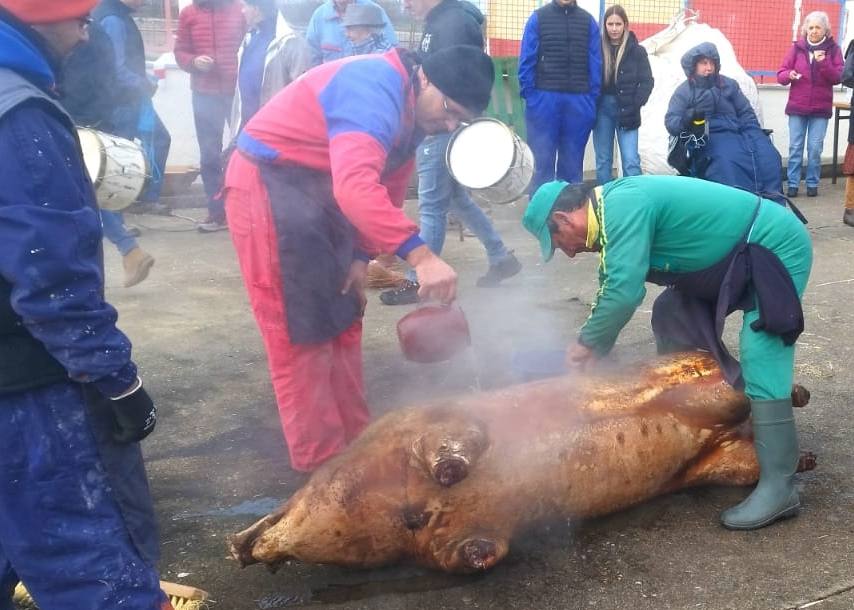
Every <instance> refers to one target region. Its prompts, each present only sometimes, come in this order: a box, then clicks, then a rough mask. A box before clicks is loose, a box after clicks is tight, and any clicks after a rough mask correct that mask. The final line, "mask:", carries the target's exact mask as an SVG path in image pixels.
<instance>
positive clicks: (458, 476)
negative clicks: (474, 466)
mask: <svg viewBox="0 0 854 610" xmlns="http://www.w3.org/2000/svg"><path fill="white" fill-rule="evenodd" d="M468 473H469V465H468V460H466V459H465V458H463V457H461V456H457V455H449V456H447V457H443V458H439V460H438V461H437V462H436V464H434V466H433V478H434V479H435V480H436V482H437V483H438V484H439V485H441V486H442V487H450V486H451V485H455V484H457V483H459V482H460V481H462V480H463V479H464V478H466V476H468Z"/></svg>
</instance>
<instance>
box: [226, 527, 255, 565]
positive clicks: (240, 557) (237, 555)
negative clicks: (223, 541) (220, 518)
mask: <svg viewBox="0 0 854 610" xmlns="http://www.w3.org/2000/svg"><path fill="white" fill-rule="evenodd" d="M228 552H229V553H231V556H232V557H234V559H236V560H237V563H238V564H240V567H241V568H245V567H246V566H248V565H251V564H253V563H258V561H257V560H256V559H255V558H253V557H252V545H251V544H246V541H245V540H244V536H241V535H240V534H235V535H233V536H229V538H228Z"/></svg>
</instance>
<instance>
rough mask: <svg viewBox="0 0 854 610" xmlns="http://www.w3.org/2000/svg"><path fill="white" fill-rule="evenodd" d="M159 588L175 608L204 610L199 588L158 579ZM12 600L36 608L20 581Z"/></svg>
mask: <svg viewBox="0 0 854 610" xmlns="http://www.w3.org/2000/svg"><path fill="white" fill-rule="evenodd" d="M160 588H161V589H162V590H163V592H164V593H165V594H166V596H167V597H168V598H169V602H170V603H171V604H172V607H173V608H174V609H175V610H204V609H205V608H207V607H208V604H207V601H206V600H207V599H208V597H209V595H208V594H207V592H205V591H202V590H201V589H196V588H195V587H188V586H187V585H179V584H177V583H174V582H166V581H164V580H161V581H160ZM12 601H13V603H14V604H15V606H16V607H17V608H19V609H20V610H38V606H36V604H35V602H34V601H33V598H32V597H30V594H29V593H27V590H26V589H25V588H24V585H23V584H21V583H18V586H17V587H15V594H14V596H13V598H12Z"/></svg>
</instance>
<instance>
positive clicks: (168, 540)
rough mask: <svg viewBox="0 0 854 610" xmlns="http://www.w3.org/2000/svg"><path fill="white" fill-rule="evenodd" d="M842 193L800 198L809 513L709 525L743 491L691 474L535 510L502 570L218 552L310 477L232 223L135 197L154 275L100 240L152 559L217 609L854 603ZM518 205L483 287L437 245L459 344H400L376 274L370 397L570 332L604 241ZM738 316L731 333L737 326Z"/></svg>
mask: <svg viewBox="0 0 854 610" xmlns="http://www.w3.org/2000/svg"><path fill="white" fill-rule="evenodd" d="M842 197H843V184H842V183H840V184H838V185H836V186H831V185H830V184H829V180H825V181H823V183H822V185H821V194H820V197H818V198H815V199H806V198H800V199H798V200H797V203H798V204H799V205H800V206H801V207H802V210H803V211H804V213H805V214H806V215H807V217H808V218H809V219H810V225H809V226H810V230H811V232H812V235H813V239H814V243H815V264H814V268H813V274H812V278H811V281H810V285H809V288H808V290H807V294H806V297H805V300H804V309H805V313H806V318H807V329H806V332H805V333H804V335H803V336H802V338H801V341H800V342H799V345H800V350H799V352H798V361H797V374H796V380H797V381H798V382H800V383H802V384H803V385H805V386H806V387H808V388H809V390H810V391H811V392H812V400H811V402H810V405H809V406H808V407H807V408H806V409H803V410H799V412H798V413H797V417H798V424H799V431H800V440H801V446H802V448H803V449H809V450H811V451H814V452H815V453H817V454H818V460H819V462H818V467H817V469H816V470H814V471H812V472H809V473H805V474H803V475H800V477H799V485H800V488H801V493H802V502H803V511H802V514H801V516H800V517H799V518H797V519H794V520H789V521H787V522H784V523H780V524H777V525H774V526H773V527H770V528H766V529H764V530H760V531H757V532H746V533H745V532H741V533H739V532H729V531H726V530H724V529H723V528H721V527H720V526H719V525H718V522H717V516H718V513H719V512H720V511H721V510H722V509H724V508H726V507H728V506H730V505H732V504H734V503H737V502H738V501H739V500H740V499H741V498H742V497H743V496H744V495H745V493H746V490H744V489H736V488H704V489H697V490H691V491H685V492H680V493H677V494H673V495H670V496H667V497H663V498H659V499H656V500H654V501H651V502H648V503H646V504H643V505H641V506H638V507H636V508H634V509H631V510H628V511H624V512H622V513H619V514H616V515H612V516H610V517H606V518H601V519H596V520H589V521H579V522H571V523H554V524H550V525H543V526H541V527H539V528H537V529H535V530H534V531H531V532H529V533H527V534H525V535H524V536H522V537H520V538H519V539H517V540H515V541H514V542H513V544H512V546H511V552H510V555H509V556H508V557H507V558H506V559H505V560H504V561H503V562H502V563H501V564H499V565H498V566H497V567H496V568H495V569H494V570H492V571H491V572H489V573H487V574H483V575H478V576H470V577H460V576H450V575H445V574H438V573H435V572H429V571H425V570H421V569H417V568H413V567H408V566H399V567H391V568H386V569H382V570H370V571H354V570H344V569H339V568H334V567H324V566H311V565H301V564H298V563H289V564H285V565H284V566H283V567H282V568H281V569H280V570H279V571H278V573H276V574H270V573H269V572H268V571H267V570H265V569H264V568H262V567H259V566H251V567H249V568H247V569H245V570H240V569H239V568H238V567H237V565H236V563H235V562H234V561H232V560H231V559H229V558H228V557H227V552H226V544H225V538H226V536H227V535H228V534H230V533H233V532H235V531H237V530H240V529H243V528H244V527H246V526H247V525H248V524H250V523H252V522H253V521H255V520H256V519H257V518H259V517H261V516H263V515H264V514H266V513H267V512H269V511H270V510H271V509H272V508H273V507H275V506H276V504H277V503H278V502H279V501H280V500H284V499H286V498H287V497H288V496H290V495H291V494H292V493H293V492H294V490H295V489H297V488H298V487H299V486H300V485H301V484H302V482H303V481H304V477H303V476H301V475H298V474H297V473H294V472H293V471H291V470H290V469H289V467H288V459H287V452H286V449H285V446H284V441H283V438H282V433H281V430H280V428H279V421H278V416H277V412H276V405H275V401H274V399H273V395H272V388H271V386H270V382H269V379H268V374H267V369H266V360H265V357H264V352H263V349H262V346H261V341H260V338H259V335H258V332H257V329H256V327H255V323H254V320H253V318H252V315H251V313H250V310H249V306H248V302H247V299H246V295H245V290H244V288H243V284H242V280H241V278H240V275H239V272H238V268H237V262H236V258H235V255H234V250H233V248H232V246H231V242H230V238H229V235H228V234H227V233H216V234H209V235H201V234H198V233H195V232H194V231H193V230H192V225H191V224H190V223H189V222H187V221H184V220H181V219H172V218H161V217H153V216H138V217H133V216H129V218H128V219H129V221H130V222H134V223H136V224H139V225H143V235H142V237H141V238H140V244H141V245H142V247H143V248H145V249H146V250H149V251H150V252H151V253H152V254H153V255H154V256H155V258H156V259H157V262H156V265H155V266H154V269H153V271H152V274H151V277H150V278H149V279H148V280H146V281H145V282H144V283H142V284H140V285H139V286H137V287H135V288H132V289H124V288H122V287H121V279H122V275H121V263H120V260H119V258H118V255H117V254H116V252H115V250H114V249H112V247H111V246H109V244H107V245H106V258H107V285H108V290H107V293H108V298H109V300H110V301H111V302H112V303H113V304H115V305H116V307H117V308H118V309H119V312H120V319H119V325H120V327H121V328H122V329H123V330H125V331H126V332H127V333H128V334H129V335H130V337H131V338H132V339H133V342H134V353H135V358H136V360H137V362H138V363H139V365H140V368H141V372H142V375H143V378H144V379H145V384H146V387H147V388H148V390H149V392H150V393H151V394H152V396H154V398H155V399H156V400H157V402H158V405H159V407H160V420H159V423H158V428H157V431H156V432H155V434H154V435H153V436H152V437H150V439H149V440H147V441H146V442H145V444H144V451H145V455H146V460H147V465H148V471H149V476H150V480H151V486H152V489H153V493H154V497H155V500H156V503H157V511H158V515H159V517H160V522H161V529H162V550H163V560H162V563H161V572H162V577H163V578H164V579H165V580H171V581H176V582H181V583H184V584H190V585H193V586H196V587H199V588H202V589H205V590H207V591H209V592H210V593H211V595H212V597H213V599H214V601H215V602H216V603H215V604H214V605H212V606H211V607H212V608H220V609H225V610H253V609H260V610H273V609H278V608H299V607H329V608H348V609H356V608H378V609H388V610H392V609H397V608H407V609H425V610H427V609H431V610H432V609H438V608H448V609H451V608H453V609H456V608H519V609H528V608H538V609H551V608H555V609H557V608H560V609H564V608H597V609H603V610H612V609H613V610H622V609H631V610H646V609H649V610H653V609H655V610H659V609H674V610H675V609H679V610H682V609H688V608H697V609H704V610H723V609H733V610H735V609H738V610H744V609H754V608H755V609H775V610H776V609H780V610H783V609H787V610H788V609H795V608H812V609H817V610H841V609H843V608H845V609H848V608H852V607H854V567H852V566H854V561H852V560H854V550H852V549H854V544H852V541H854V522H852V508H854V488H852V473H854V451H852V435H851V426H850V423H849V422H850V417H851V408H852V406H854V400H852V399H854V392H852V381H854V373H852V371H851V370H850V368H849V364H850V363H851V362H852V360H854V349H852V341H853V340H854V321H852V318H851V317H850V316H848V315H847V313H846V312H847V310H848V306H849V304H852V303H854V229H852V228H849V227H846V226H845V225H843V224H842V223H841V220H840V219H841V215H842V203H841V201H842ZM410 211H413V209H412V208H411V206H410ZM522 211H523V210H522V208H521V207H513V206H503V207H500V208H499V207H496V208H494V210H493V215H494V218H495V221H496V225H497V227H498V228H499V230H500V232H501V233H502V234H503V236H504V238H505V241H506V242H507V245H508V247H510V248H513V249H515V251H516V255H517V256H518V257H519V258H520V260H521V261H522V263H523V264H524V269H523V271H522V273H521V274H520V275H519V276H517V277H515V278H513V279H511V280H508V281H507V282H505V283H504V284H503V285H502V286H501V287H499V288H494V289H488V288H476V287H475V286H474V283H475V280H476V278H477V277H478V276H479V275H480V274H482V273H483V272H484V271H485V269H486V258H485V254H484V252H483V249H482V247H481V246H480V244H479V242H478V241H477V240H476V239H474V238H466V239H465V240H464V241H463V242H460V241H459V240H458V238H457V235H456V234H449V235H448V241H447V243H446V252H445V254H446V259H447V260H448V261H449V262H450V263H451V264H452V265H454V266H455V268H456V269H457V270H458V272H459V274H460V293H461V296H460V302H461V304H462V307H463V308H464V310H465V311H466V313H467V315H468V318H469V322H470V325H471V329H472V347H471V348H470V349H469V350H467V352H466V353H464V354H462V355H460V356H458V357H457V358H455V359H454V360H453V361H451V362H448V363H442V364H436V365H415V364H412V363H409V362H406V361H404V360H403V359H402V357H401V355H400V351H399V348H398V345H397V338H396V332H395V324H396V322H397V320H398V319H399V318H400V317H401V316H402V315H404V314H405V313H407V312H408V311H410V310H411V307H396V308H395V307H387V306H383V305H381V304H380V303H379V300H378V293H377V292H376V291H373V292H372V294H371V295H370V297H369V298H370V304H369V308H368V311H367V314H366V320H365V331H364V356H365V358H364V361H365V381H366V386H367V391H368V397H369V402H370V405H371V410H372V413H373V414H374V415H377V416H378V415H380V414H382V413H384V412H387V411H389V410H391V409H395V408H399V407H402V406H407V405H412V404H418V403H424V402H427V401H429V400H431V399H435V398H439V397H441V396H448V395H460V394H463V393H470V392H475V391H477V390H478V389H488V388H493V387H500V386H503V385H507V384H510V383H513V382H514V380H515V376H514V373H513V370H512V369H513V367H512V358H513V354H514V353H515V352H518V351H524V350H530V349H541V348H558V349H562V348H563V346H564V345H565V344H566V343H567V342H568V341H569V340H570V339H571V338H572V337H573V336H574V334H575V330H576V329H577V327H578V326H579V325H580V324H581V323H582V322H583V321H584V319H585V318H586V316H587V313H588V309H589V304H590V302H591V300H592V299H593V296H594V293H595V290H596V283H595V278H596V257H595V256H594V255H587V256H585V255H581V256H579V257H578V258H576V259H575V260H573V261H569V260H568V259H566V258H565V257H563V256H562V255H558V256H556V257H555V261H554V262H552V263H550V264H549V265H542V264H541V263H540V262H539V260H538V252H537V245H536V243H535V242H534V241H533V240H532V239H531V238H530V237H529V236H528V235H527V234H526V233H524V232H523V230H522V228H521V226H520V225H519V218H521V214H522ZM181 213H182V214H186V215H189V216H191V217H193V216H201V215H203V211H202V210H181ZM657 293H658V289H657V288H654V287H650V290H649V294H648V296H647V299H646V301H645V302H644V304H643V305H642V306H641V308H640V310H639V311H638V312H637V313H636V315H635V316H634V318H633V319H632V320H631V322H630V323H629V324H628V326H627V327H626V329H625V330H624V332H623V334H622V335H621V337H620V340H619V342H618V345H617V349H616V351H615V356H616V357H617V358H619V359H620V360H621V361H625V362H631V361H637V360H642V359H644V358H649V357H652V356H653V355H654V352H655V349H654V344H653V340H652V335H651V332H650V330H649V316H650V309H651V304H652V299H653V298H654V296H655V295H656V294H657ZM733 322H735V323H734V324H729V325H728V327H727V336H728V337H729V339H730V340H729V344H730V345H736V343H735V341H734V338H735V334H736V333H737V330H738V326H739V324H738V323H737V320H735V319H734V320H733Z"/></svg>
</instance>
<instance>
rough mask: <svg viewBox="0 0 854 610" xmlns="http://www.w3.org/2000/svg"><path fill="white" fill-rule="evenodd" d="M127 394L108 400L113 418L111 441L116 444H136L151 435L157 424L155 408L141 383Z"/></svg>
mask: <svg viewBox="0 0 854 610" xmlns="http://www.w3.org/2000/svg"><path fill="white" fill-rule="evenodd" d="M137 381H138V384H139V385H138V386H137V387H136V389H135V390H132V391H131V392H130V393H129V394H123V395H122V396H120V397H118V398H111V399H110V407H111V408H112V410H113V417H114V418H115V430H114V431H113V440H114V441H116V442H117V443H137V442H139V441H141V440H142V439H144V438H145V437H146V436H148V435H149V434H151V432H152V431H153V430H154V426H155V425H156V424H157V407H155V406H154V402H153V401H152V400H151V397H150V396H149V395H148V392H146V391H145V390H144V389H143V387H142V381H139V380H137Z"/></svg>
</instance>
